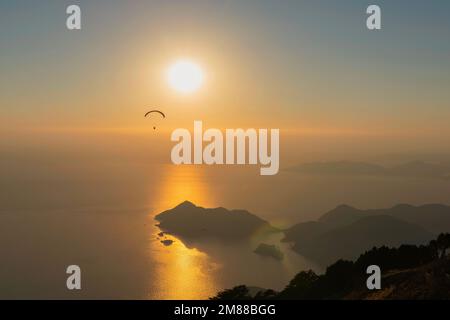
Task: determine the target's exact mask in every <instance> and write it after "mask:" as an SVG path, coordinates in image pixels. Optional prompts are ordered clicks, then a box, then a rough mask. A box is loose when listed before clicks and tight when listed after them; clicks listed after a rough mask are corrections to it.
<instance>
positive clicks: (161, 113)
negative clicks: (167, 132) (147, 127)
mask: <svg viewBox="0 0 450 320" xmlns="http://www.w3.org/2000/svg"><path fill="white" fill-rule="evenodd" d="M152 113H159V114H160V115H162V116H163V118H165V117H166V115H165V114H164V113H163V112H162V111H159V110H151V111H149V112H147V113H146V114H145V117H147V116H148V115H150V114H152Z"/></svg>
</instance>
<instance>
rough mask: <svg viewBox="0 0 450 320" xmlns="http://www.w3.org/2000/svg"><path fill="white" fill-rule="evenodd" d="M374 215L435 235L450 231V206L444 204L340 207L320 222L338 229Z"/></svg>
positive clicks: (323, 217)
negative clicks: (369, 207) (367, 207)
mask: <svg viewBox="0 0 450 320" xmlns="http://www.w3.org/2000/svg"><path fill="white" fill-rule="evenodd" d="M373 215H388V216H392V217H395V218H398V219H400V220H403V221H407V222H410V223H414V224H417V225H419V226H421V227H423V228H424V229H426V230H427V231H430V232H432V233H434V234H439V233H442V232H448V231H449V230H450V206H447V205H443V204H425V205H421V206H413V205H409V204H398V205H396V206H393V207H392V208H387V209H368V210H361V209H357V208H353V207H351V206H348V205H340V206H338V207H336V208H335V209H333V210H331V211H329V212H327V213H325V214H324V215H323V216H321V217H320V218H319V220H318V221H319V222H322V223H326V224H327V227H331V226H332V227H337V226H342V225H346V224H349V223H351V222H354V221H357V220H359V219H360V218H363V217H366V216H373Z"/></svg>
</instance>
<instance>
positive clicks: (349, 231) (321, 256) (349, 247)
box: [284, 215, 434, 265]
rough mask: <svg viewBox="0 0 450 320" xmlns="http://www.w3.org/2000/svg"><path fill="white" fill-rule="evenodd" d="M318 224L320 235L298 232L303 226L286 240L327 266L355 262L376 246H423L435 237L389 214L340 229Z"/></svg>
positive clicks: (287, 232)
mask: <svg viewBox="0 0 450 320" xmlns="http://www.w3.org/2000/svg"><path fill="white" fill-rule="evenodd" d="M316 225H321V227H316V231H317V232H316V233H315V234H313V233H311V234H310V235H309V236H310V237H309V238H305V237H304V235H299V234H298V233H297V232H298V231H299V230H301V229H302V228H304V226H302V224H300V226H299V225H297V226H295V228H291V229H288V230H287V231H286V232H285V234H286V237H285V239H284V241H289V242H291V241H292V242H293V243H294V246H293V249H294V250H295V251H297V252H299V253H300V254H302V255H304V256H305V257H308V258H311V259H313V260H315V261H317V262H319V263H321V264H324V265H326V264H329V263H331V262H332V261H336V260H338V259H348V260H353V259H355V258H356V257H357V256H358V254H360V253H361V252H364V251H365V250H369V249H371V248H373V247H377V246H383V245H386V246H391V247H392V246H394V247H395V246H399V245H400V244H402V243H406V244H422V243H425V242H427V241H429V240H430V239H432V238H433V236H434V235H433V234H432V233H430V232H428V231H426V230H425V229H423V228H421V227H419V226H417V225H414V224H411V223H409V222H405V221H401V220H399V219H397V218H394V217H391V216H387V215H375V216H366V217H362V218H360V219H359V220H357V221H355V222H350V223H349V224H347V225H341V226H337V227H334V226H329V225H327V224H326V223H323V222H317V223H316Z"/></svg>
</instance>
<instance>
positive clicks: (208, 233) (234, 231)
mask: <svg viewBox="0 0 450 320" xmlns="http://www.w3.org/2000/svg"><path fill="white" fill-rule="evenodd" d="M155 219H156V220H157V221H159V225H158V227H159V228H160V229H161V231H162V232H164V233H170V234H174V235H177V236H183V237H188V238H195V239H199V238H206V237H213V238H217V239H221V240H233V241H238V240H243V239H249V238H250V237H251V236H252V235H255V234H266V233H273V232H280V230H278V229H276V228H274V227H273V226H271V225H270V224H269V223H268V222H267V221H265V220H263V219H261V218H259V217H258V216H256V215H254V214H251V213H250V212H248V211H246V210H227V209H225V208H202V207H198V206H196V205H195V204H193V203H191V202H189V201H185V202H183V203H181V204H179V205H178V206H176V207H175V208H173V209H170V210H167V211H164V212H162V213H160V214H158V215H157V216H156V217H155Z"/></svg>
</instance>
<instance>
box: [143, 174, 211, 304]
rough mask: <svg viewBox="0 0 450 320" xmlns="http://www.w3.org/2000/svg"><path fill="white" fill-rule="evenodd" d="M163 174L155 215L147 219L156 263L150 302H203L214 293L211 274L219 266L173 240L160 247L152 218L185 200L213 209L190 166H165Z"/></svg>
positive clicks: (200, 179) (205, 187)
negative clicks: (186, 300)
mask: <svg viewBox="0 0 450 320" xmlns="http://www.w3.org/2000/svg"><path fill="white" fill-rule="evenodd" d="M165 169H166V170H164V173H163V177H162V179H161V180H159V179H158V180H159V181H162V183H161V186H160V188H159V190H160V191H159V194H158V195H157V197H156V199H158V200H157V204H155V206H154V207H155V211H154V212H153V213H152V215H151V216H150V219H151V221H150V222H149V223H150V224H151V225H152V228H151V232H150V233H151V239H150V248H149V250H150V252H149V254H151V255H152V260H153V261H154V262H153V263H156V264H157V266H156V268H155V270H156V271H155V273H156V274H155V275H152V279H153V280H152V281H154V282H156V283H151V284H150V285H149V287H150V288H152V289H151V292H150V294H149V298H151V299H205V298H207V297H210V296H213V295H214V294H216V293H217V291H218V286H217V285H216V281H215V279H214V278H213V277H212V275H213V274H214V272H213V271H214V270H216V269H217V268H220V265H218V264H217V263H215V262H214V261H212V260H211V258H210V257H209V256H208V255H207V254H206V253H203V252H201V251H199V250H197V249H195V248H187V247H186V246H185V245H184V244H183V243H182V241H180V240H179V239H177V238H175V237H174V236H166V237H167V239H171V240H174V243H173V244H172V245H170V246H164V245H163V244H162V243H161V239H160V238H158V236H157V234H158V233H159V232H160V231H161V230H160V229H159V228H158V227H156V226H155V224H157V221H156V220H153V218H154V216H155V215H156V214H158V213H160V212H162V211H164V210H167V209H171V208H173V207H175V206H176V205H178V204H180V203H181V202H183V201H185V200H189V201H191V202H193V203H195V204H198V205H201V206H214V200H213V198H212V195H211V194H209V191H208V184H207V182H206V181H205V179H204V178H205V177H204V175H203V174H202V170H199V168H195V167H194V166H167V168H165Z"/></svg>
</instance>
